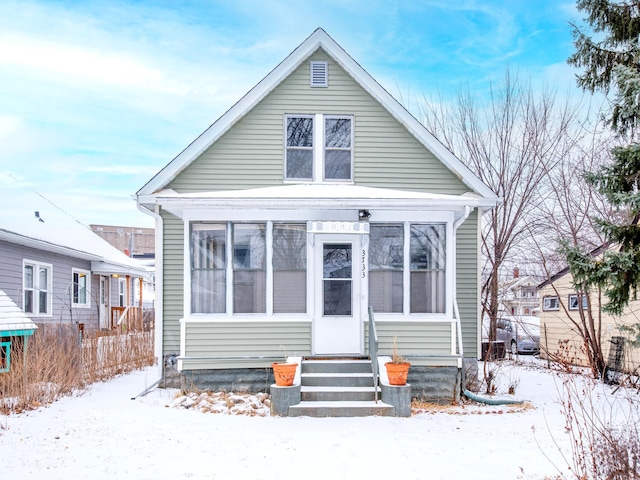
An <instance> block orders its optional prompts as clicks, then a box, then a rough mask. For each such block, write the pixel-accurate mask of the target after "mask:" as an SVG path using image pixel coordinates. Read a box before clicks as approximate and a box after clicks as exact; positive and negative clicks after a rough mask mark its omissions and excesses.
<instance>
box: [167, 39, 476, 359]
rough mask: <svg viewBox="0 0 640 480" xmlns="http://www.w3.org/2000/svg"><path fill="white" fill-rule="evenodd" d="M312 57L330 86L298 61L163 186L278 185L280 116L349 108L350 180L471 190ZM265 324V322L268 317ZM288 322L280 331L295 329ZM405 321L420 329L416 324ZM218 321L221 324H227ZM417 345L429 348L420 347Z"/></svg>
mask: <svg viewBox="0 0 640 480" xmlns="http://www.w3.org/2000/svg"><path fill="white" fill-rule="evenodd" d="M311 59H313V60H326V61H328V62H329V87H328V88H311V87H310V86H309V62H308V61H305V62H302V64H301V65H300V66H299V67H298V68H297V69H296V70H294V71H293V72H292V73H291V75H289V77H287V78H286V79H285V80H284V81H283V82H282V83H281V84H279V85H278V86H277V87H276V88H274V90H272V91H271V92H270V93H269V94H268V95H267V96H266V97H265V98H264V99H262V100H261V101H260V102H259V103H258V104H257V105H256V106H255V107H254V108H253V109H252V110H250V111H249V112H248V113H247V114H246V115H245V116H244V117H242V118H241V119H240V120H238V121H237V122H236V123H235V124H234V125H233V126H231V127H230V128H229V130H228V131H227V132H226V133H224V134H223V135H222V136H221V137H220V138H219V139H218V140H217V141H216V142H215V143H214V144H213V145H211V146H210V147H209V148H208V149H206V150H205V151H204V152H203V153H202V154H201V155H200V157H198V158H197V159H196V160H194V161H193V162H192V163H191V164H190V165H188V166H187V167H186V168H185V169H184V170H183V171H182V172H180V173H179V174H178V175H177V177H176V178H175V179H173V180H172V181H171V182H170V184H169V185H168V186H167V188H172V189H174V190H175V191H177V192H178V193H192V192H206V191H219V190H237V189H248V188H258V187H266V186H276V185H282V184H283V183H284V180H283V174H284V118H285V115H286V114H314V113H322V114H345V115H353V119H354V146H353V155H354V183H355V184H357V185H361V186H370V187H381V188H391V189H398V190H412V191H419V192H431V193H441V194H454V195H455V194H463V193H465V192H467V191H469V187H467V186H466V185H465V184H464V183H463V182H462V181H461V180H460V179H459V178H458V177H457V176H456V175H455V174H453V173H452V172H451V171H450V170H449V169H448V168H447V167H445V166H444V165H443V164H442V163H441V162H440V161H439V160H437V159H436V158H435V157H434V156H433V154H432V153H431V152H430V151H428V150H427V149H426V148H425V147H424V146H423V145H422V144H421V143H420V142H419V141H418V140H417V139H416V138H415V137H414V136H413V135H411V134H410V133H409V131H408V130H407V129H406V128H405V127H404V125H402V124H401V123H400V122H398V121H397V120H396V119H395V118H394V117H393V116H392V115H390V114H389V112H388V111H387V110H386V109H385V108H384V107H383V106H381V105H380V104H379V103H378V102H377V101H376V100H375V99H374V98H373V97H371V96H370V95H369V94H368V93H367V92H366V91H365V90H364V89H363V88H362V87H360V86H359V85H358V83H357V82H356V81H355V80H353V78H351V77H350V76H349V75H348V74H347V73H346V72H345V71H344V70H343V69H342V68H341V67H340V66H339V65H337V64H336V63H335V62H334V61H333V60H332V59H331V58H330V57H329V56H328V55H326V54H325V53H324V52H323V51H322V50H318V51H316V52H315V53H314V54H313V55H312V56H311V57H310V59H309V60H311ZM163 218H164V219H165V224H164V229H165V238H164V248H165V251H164V273H163V275H164V276H163V288H164V297H163V300H164V301H163V306H164V349H165V350H164V351H165V352H174V351H178V349H179V333H180V329H179V319H180V318H182V315H183V296H182V295H183V287H182V285H183V281H184V278H183V265H184V258H183V252H184V247H183V225H182V222H181V221H180V220H178V219H176V218H175V217H172V216H170V215H166V214H163ZM477 222H478V214H477V212H473V213H472V215H471V216H470V217H469V219H467V220H466V222H465V223H464V224H463V225H462V226H461V227H460V229H459V231H458V245H457V261H458V264H457V279H456V280H457V282H458V299H459V308H460V314H461V316H462V323H463V328H462V333H463V338H464V353H465V356H474V355H475V354H476V353H477V339H476V335H477V318H478V308H477V302H478V293H477V282H478V263H477V262H478V257H477V255H478V248H477V245H478V244H477V242H478V238H477V234H478V230H477ZM222 325H223V326H224V325H226V324H222ZM264 325H265V328H267V329H269V328H271V326H272V323H271V322H265V323H264ZM286 325H288V326H283V328H284V329H285V330H286V329H287V328H294V327H293V326H292V325H289V324H286ZM407 325H409V326H410V328H411V329H417V330H418V331H422V330H421V329H422V327H421V326H420V325H421V324H416V323H407ZM430 325H431V324H430ZM223 326H222V327H220V328H225V327H223ZM227 326H228V325H227ZM430 328H431V327H430ZM447 328H449V327H447ZM406 335H407V337H413V336H414V333H413V330H407V332H406ZM450 335H451V331H450V329H449V330H447V336H448V337H447V338H446V339H445V338H444V337H442V335H440V334H438V335H434V336H433V337H429V336H428V335H426V336H424V337H423V338H422V339H423V340H424V341H425V342H426V343H425V344H424V345H425V346H428V347H429V348H428V350H429V352H430V353H432V354H433V352H441V351H444V350H446V351H447V354H449V353H450V345H451V343H450ZM403 336H404V335H403ZM427 337H429V338H427ZM242 338H244V337H242ZM445 340H446V341H445ZM190 342H191V341H190V340H188V341H187V345H188V348H192V345H191V344H190ZM232 348H235V350H234V351H236V352H239V351H240V350H242V349H241V348H239V347H238V345H237V344H232ZM421 348H423V350H424V351H425V352H426V351H427V348H426V347H421ZM209 350H210V351H209V353H208V354H209V355H212V354H213V353H211V352H213V351H214V347H212V348H210V349H209ZM245 350H246V349H245ZM185 368H186V367H185ZM198 368H204V367H198Z"/></svg>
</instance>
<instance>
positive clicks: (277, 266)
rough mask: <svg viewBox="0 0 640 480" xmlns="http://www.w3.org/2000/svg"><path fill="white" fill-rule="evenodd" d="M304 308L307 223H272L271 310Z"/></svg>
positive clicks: (292, 311) (286, 311)
mask: <svg viewBox="0 0 640 480" xmlns="http://www.w3.org/2000/svg"><path fill="white" fill-rule="evenodd" d="M306 311H307V227H306V225H304V224H297V225H296V224H292V225H289V224H281V225H280V224H276V225H274V226H273V313H305V312H306Z"/></svg>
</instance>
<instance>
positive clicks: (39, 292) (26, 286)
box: [22, 260, 52, 316]
mask: <svg viewBox="0 0 640 480" xmlns="http://www.w3.org/2000/svg"><path fill="white" fill-rule="evenodd" d="M51 268H52V267H51V265H48V264H42V263H37V262H31V261H28V260H25V261H24V262H23V278H22V290H23V292H24V303H23V310H24V312H25V313H31V314H36V315H45V316H50V315H51Z"/></svg>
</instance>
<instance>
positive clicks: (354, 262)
mask: <svg viewBox="0 0 640 480" xmlns="http://www.w3.org/2000/svg"><path fill="white" fill-rule="evenodd" d="M365 239H366V236H365V235H361V234H354V233H339V234H336V233H331V234H325V233H316V234H315V239H314V242H313V255H312V256H311V258H312V261H313V267H314V268H312V269H311V271H312V275H313V279H312V280H311V282H310V285H311V292H313V293H311V295H313V300H314V301H313V304H314V308H313V314H314V315H313V339H312V351H313V354H314V355H336V356H337V355H362V354H363V353H364V324H363V317H362V316H363V314H365V313H366V310H367V309H366V298H367V295H366V292H367V281H368V271H367V253H368V252H367V245H366V243H367V242H366V240H365ZM325 244H349V245H351V315H344V316H342V315H340V316H338V315H335V316H333V315H330V316H325V315H324V282H325V279H324V278H323V271H324V268H323V261H324V259H323V252H324V245H325Z"/></svg>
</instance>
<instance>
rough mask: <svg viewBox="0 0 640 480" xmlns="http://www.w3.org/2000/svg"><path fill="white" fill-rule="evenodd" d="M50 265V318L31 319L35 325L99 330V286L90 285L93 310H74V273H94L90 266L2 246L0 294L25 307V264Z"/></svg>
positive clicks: (78, 261)
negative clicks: (80, 325)
mask: <svg viewBox="0 0 640 480" xmlns="http://www.w3.org/2000/svg"><path fill="white" fill-rule="evenodd" d="M25 259H26V260H31V261H34V262H41V263H47V264H50V265H51V275H52V277H51V282H52V292H51V299H52V302H51V305H52V309H51V313H52V315H51V316H40V315H29V317H30V318H31V319H32V320H33V321H34V322H36V323H48V322H63V323H72V322H73V323H84V324H85V328H87V329H96V328H98V327H99V322H98V318H99V317H98V306H97V302H96V298H97V295H98V284H97V282H95V281H94V279H93V278H92V281H91V306H90V308H76V307H73V306H71V302H72V298H71V295H72V290H71V284H72V281H73V277H72V269H73V268H78V269H82V270H87V271H90V270H91V262H89V261H87V260H81V259H77V258H73V257H68V256H65V255H60V254H57V253H50V252H47V251H44V250H38V249H35V248H30V247H24V246H22V245H16V244H13V243H9V242H0V290H3V291H4V292H5V293H6V294H7V295H9V297H10V298H11V300H13V301H14V302H15V303H16V304H17V305H18V306H19V307H20V308H22V305H23V303H24V296H23V290H22V262H23V260H25Z"/></svg>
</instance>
